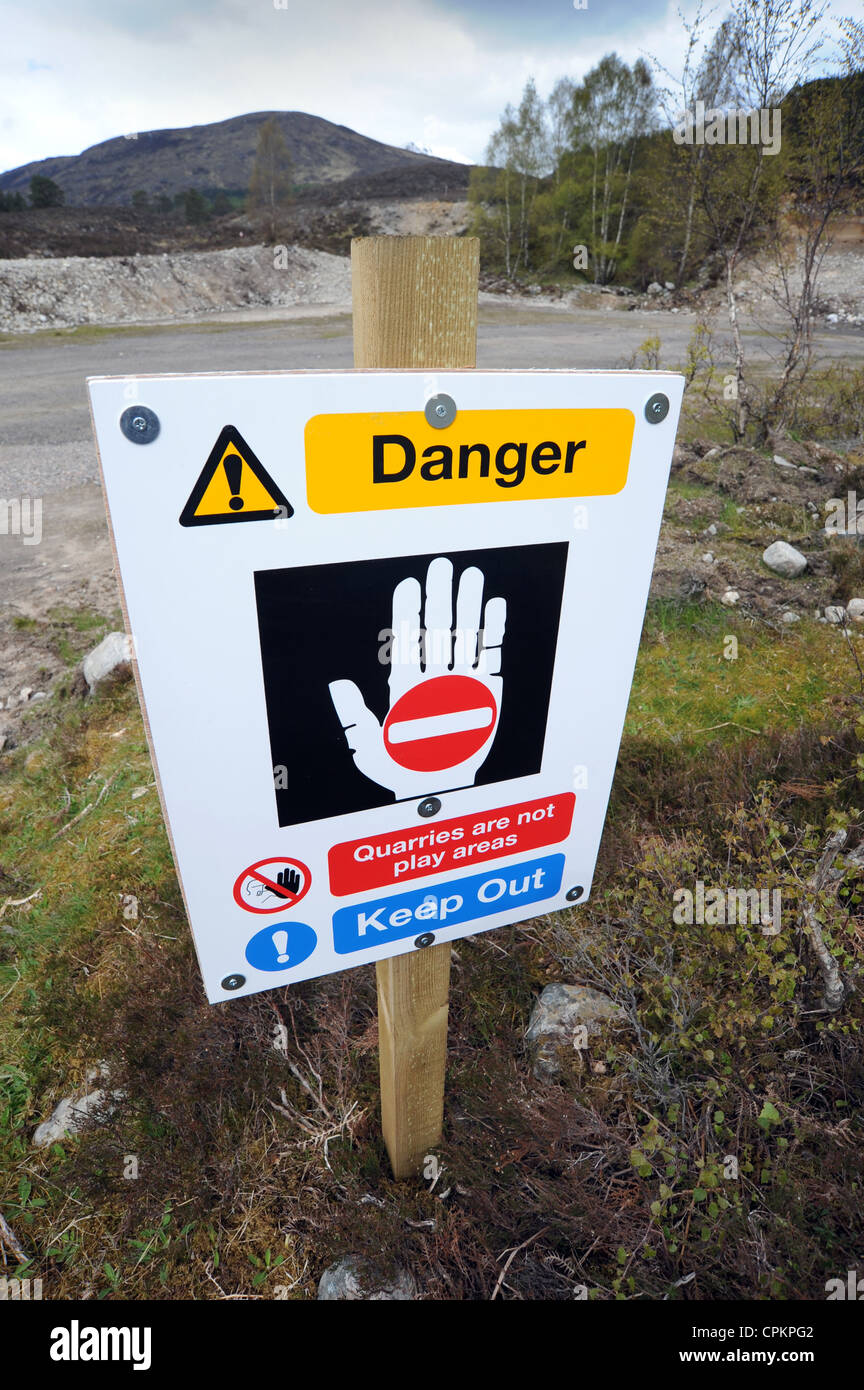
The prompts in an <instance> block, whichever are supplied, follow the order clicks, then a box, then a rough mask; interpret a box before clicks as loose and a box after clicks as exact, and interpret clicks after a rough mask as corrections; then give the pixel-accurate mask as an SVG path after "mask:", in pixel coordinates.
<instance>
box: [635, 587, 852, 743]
mask: <svg viewBox="0 0 864 1390" xmlns="http://www.w3.org/2000/svg"><path fill="white" fill-rule="evenodd" d="M730 638H731V639H734V640H733V641H731V642H730V640H729V639H730ZM841 640H842V639H840V638H839V637H838V635H837V633H835V632H833V631H831V630H829V628H828V626H827V625H826V624H817V623H815V622H809V621H805V622H803V623H800V624H797V625H796V627H795V628H794V629H790V630H789V631H785V632H783V633H782V634H780V635H778V634H777V633H776V632H774V631H772V630H771V629H770V628H768V627H761V626H757V625H754V624H753V623H751V622H748V621H747V620H746V619H745V618H742V617H741V615H740V614H738V613H735V612H733V611H732V610H730V609H728V608H725V607H722V606H721V605H719V604H713V605H710V606H709V605H702V604H699V603H675V602H671V601H666V602H659V603H656V604H654V605H652V607H651V608H650V609H649V613H648V619H647V622H646V626H645V631H644V633H643V640H642V646H641V649H640V653H639V659H638V663H637V667H636V676H635V679H634V684H633V692H632V695H631V698H630V707H629V711H628V718H627V729H628V732H629V733H630V734H632V735H633V736H634V737H637V738H651V739H656V740H658V741H668V742H669V743H672V744H675V745H676V746H677V745H685V746H686V747H688V748H690V749H692V750H694V751H696V750H700V749H704V748H705V747H707V746H708V745H710V744H714V743H719V744H721V745H723V744H724V743H727V742H728V741H729V740H731V739H734V738H736V737H737V736H738V734H740V733H742V732H744V733H748V732H749V733H756V734H764V733H770V734H776V733H779V732H787V731H791V730H794V729H796V728H798V727H799V726H800V724H801V717H802V710H816V709H818V710H821V711H822V713H823V715H825V714H828V713H830V711H831V710H832V709H836V710H837V712H838V714H840V712H841V711H842V710H843V708H844V706H845V705H847V704H848V691H847V692H846V693H844V690H843V687H842V685H841V683H839V682H838V679H837V676H838V666H841V667H842V666H846V668H847V671H848V674H849V677H850V679H851V678H852V676H853V672H854V666H853V660H852V658H851V657H850V656H848V655H847V653H846V652H845V651H842V650H841ZM854 640H855V641H856V643H857V645H858V646H859V647H864V641H862V639H860V638H858V637H856V638H855V639H854ZM862 655H864V651H859V659H860V657H861V656H862ZM670 692H674V695H673V696H672V698H670Z"/></svg>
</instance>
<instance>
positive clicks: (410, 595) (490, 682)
mask: <svg viewBox="0 0 864 1390" xmlns="http://www.w3.org/2000/svg"><path fill="white" fill-rule="evenodd" d="M421 599H422V594H421V589H420V585H419V584H418V582H417V580H416V579H403V580H402V581H401V583H399V584H397V585H396V588H395V590H394V592H393V634H394V636H393V641H392V646H391V649H390V678H389V686H390V712H389V714H388V715H387V718H386V719H385V720H384V724H383V725H381V724H379V723H378V720H377V719H376V718H375V715H374V714H373V713H372V711H371V710H370V709H368V708H367V706H366V703H365V701H364V699H363V696H362V695H361V693H360V691H359V690H358V688H357V686H356V685H355V684H354V682H353V681H349V680H339V681H332V682H331V683H330V687H329V688H330V697H331V699H332V701H333V704H334V706H335V709H336V713H337V714H338V716H339V721H340V723H341V725H342V727H343V729H344V730H345V737H346V739H347V742H348V747H349V748H350V749H351V752H352V753H353V755H354V762H355V764H356V766H357V767H358V768H359V770H360V771H361V772H362V773H363V774H364V776H366V777H368V778H370V779H371V781H373V782H377V783H378V785H379V786H381V787H387V788H389V790H390V791H392V792H393V793H394V795H395V796H396V799H397V801H398V800H400V799H402V798H406V797H414V796H426V795H428V794H429V793H430V792H436V791H448V790H452V788H454V787H467V786H470V785H471V784H472V783H473V781H474V778H475V777H476V775H477V772H478V769H479V768H480V767H481V766H482V764H483V762H484V761H485V759H486V757H487V755H488V753H489V749H490V748H491V746H492V741H493V739H494V738H495V733H496V731H497V728H498V720H499V718H500V714H501V694H502V686H503V681H502V679H501V676H500V674H499V672H500V670H501V644H502V642H503V641H504V625H505V622H506V618H507V603H506V600H505V599H503V598H490V599H489V600H488V602H487V603H486V608H485V613H484V611H483V574H482V572H481V571H480V570H479V569H476V568H474V567H473V566H472V568H470V569H467V570H465V571H464V572H463V574H462V576H461V578H460V580H459V590H458V594H457V597H456V623H455V629H454V624H453V566H452V564H451V563H450V561H449V560H447V559H445V558H444V557H443V556H439V557H438V559H436V560H433V561H432V563H431V564H430V566H429V569H428V572H427V574H426V597H425V605H424V612H423V619H424V621H423V623H422V624H421V621H420V606H421ZM481 616H482V618H483V621H482V623H481Z"/></svg>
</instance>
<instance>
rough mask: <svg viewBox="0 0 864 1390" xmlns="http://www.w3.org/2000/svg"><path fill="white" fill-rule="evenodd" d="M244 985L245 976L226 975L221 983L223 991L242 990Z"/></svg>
mask: <svg viewBox="0 0 864 1390" xmlns="http://www.w3.org/2000/svg"><path fill="white" fill-rule="evenodd" d="M245 983H246V976H245V975H226V976H225V979H224V980H223V981H222V988H223V989H242V988H243V986H244V985H245Z"/></svg>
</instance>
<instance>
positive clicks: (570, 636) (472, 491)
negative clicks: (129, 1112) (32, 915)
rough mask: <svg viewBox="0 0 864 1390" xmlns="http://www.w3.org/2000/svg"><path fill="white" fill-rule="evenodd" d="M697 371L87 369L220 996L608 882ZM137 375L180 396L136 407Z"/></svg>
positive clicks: (466, 930) (175, 812)
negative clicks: (130, 420) (625, 751)
mask: <svg viewBox="0 0 864 1390" xmlns="http://www.w3.org/2000/svg"><path fill="white" fill-rule="evenodd" d="M682 391H683V382H682V378H681V377H680V376H678V375H676V374H674V373H668V372H574V371H549V372H547V371H537V372H520V371H515V372H511V371H505V372H483V371H479V372H478V371H476V370H464V371H435V372H427V371H417V372H414V371H394V372H391V371H335V372H315V371H312V372H266V373H260V374H257V373H242V374H237V375H222V374H212V375H206V374H205V375H190V376H188V377H177V376H170V377H169V376H166V377H145V378H139V379H137V380H131V379H127V378H113V377H106V378H99V379H96V380H93V381H91V383H90V393H91V400H92V406H93V416H94V421H95V427H96V434H97V440H98V445H99V453H100V461H101V466H102V471H103V478H104V485H105V492H106V497H107V501H108V508H109V514H110V521H111V527H112V531H113V537H114V543H115V548H116V552H117V556H118V560H119V569H120V573H121V578H122V585H123V593H124V601H125V609H126V612H127V613H128V621H129V627H130V630H131V632H132V634H133V637H134V650H135V653H136V657H135V666H136V677H137V679H138V683H139V690H140V694H141V697H142V700H143V703H144V706H145V710H146V716H147V720H146V723H147V727H148V733H149V737H150V742H151V752H152V755H153V758H154V764H155V767H156V771H157V776H158V779H159V784H160V788H161V791H162V795H163V801H164V805H165V808H166V812H167V816H168V820H169V822H170V831H171V841H172V845H173V848H174V853H175V859H176V864H177V869H178V874H179V877H180V880H181V884H182V889H183V894H184V900H185V903H186V908H187V912H188V915H189V920H190V923H191V926H192V930H193V933H194V937H195V944H196V948H197V952H198V958H199V961H200V964H201V970H202V974H203V977H204V983H205V987H206V992H207V996H208V998H209V999H210V1000H211V1001H213V1002H214V1003H216V1002H220V1001H224V1000H227V999H230V998H236V997H237V996H239V995H247V994H253V993H255V992H256V991H259V990H268V989H273V988H276V987H280V988H281V987H283V986H284V985H286V984H293V983H295V982H296V981H301V980H307V979H311V978H314V977H316V976H322V975H327V974H330V973H333V972H335V971H339V970H345V969H349V968H353V967H355V966H358V965H362V964H366V963H372V962H375V961H379V960H382V959H384V958H385V957H388V956H395V955H400V954H404V953H408V952H411V951H415V950H418V949H423V947H424V946H425V945H427V944H429V943H431V942H435V943H443V942H448V941H456V940H458V939H459V938H460V937H463V936H467V935H471V934H474V933H476V932H480V931H487V930H491V929H493V928H496V927H500V926H505V925H508V924H515V923H520V922H524V921H527V920H529V919H531V918H532V916H533V915H534V914H536V913H544V914H545V913H548V912H552V911H566V910H570V909H572V908H573V905H574V903H582V902H584V901H585V900H586V899H587V898H588V897H589V896H590V894H591V890H592V879H593V876H594V869H595V864H596V862H597V853H598V848H599V844H600V837H601V832H602V828H603V821H604V817H605V814H606V806H607V802H608V799H609V792H610V788H611V785H612V778H613V773H614V770H615V764H616V759H617V755H618V748H619V744H620V740H621V733H622V729H623V727H624V719H625V715H626V711H627V702H628V699H629V694H630V683H631V679H632V675H633V667H634V665H635V660H636V653H637V649H638V644H639V636H640V632H641V628H642V621H643V616H644V611H645V603H646V599H647V595H648V588H649V584H650V580H651V570H652V565H653V559H654V550H655V547H656V543H657V537H658V533H659V528H660V519H661V516H662V511H663V500H664V496H665V489H666V481H667V477H668V472H669V464H670V461H671V457H672V447H673V444H674V439H675V427H676V424H677V418H678V411H679V407H680V403H681V396H682ZM448 397H449V399H450V401H451V403H452V405H453V406H454V408H455V409H454V411H448V414H447V421H446V423H443V424H442V425H441V427H440V428H435V427H434V426H433V424H432V423H431V418H432V417H435V409H436V407H435V405H434V403H433V398H435V399H436V400H437V401H438V402H439V404H440V401H441V399H442V398H443V399H446V398H448ZM130 406H132V407H135V408H136V410H137V411H138V412H140V414H141V418H142V419H143V420H145V421H150V422H151V424H152V422H154V421H155V422H156V423H158V428H156V427H155V424H153V427H152V428H151V429H150V430H148V432H147V434H146V435H142V436H141V437H135V436H134V434H133V437H129V436H127V435H126V434H124V432H123V429H122V427H121V425H120V421H121V419H122V417H123V416H124V414H125V413H127V412H128V411H129V408H130ZM436 418H441V417H436ZM214 441H215V442H214ZM252 445H254V451H253V448H252ZM289 498H290V499H291V500H290V503H289V501H288V499H289ZM178 518H179V519H180V522H181V524H179V525H178ZM264 520H270V521H272V523H273V524H272V525H270V526H250V527H245V528H244V527H242V526H236V527H234V528H233V529H230V530H227V531H225V532H223V533H218V532H212V531H211V532H209V533H208V531H207V530H203V529H199V528H206V527H208V526H216V525H225V524H227V523H230V522H232V521H264ZM283 520H284V521H285V522H286V524H285V525H282V521H283ZM154 554H155V555H157V556H158V564H154V559H153V557H154ZM264 856H266V857H264Z"/></svg>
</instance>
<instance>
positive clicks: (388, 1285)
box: [318, 1255, 419, 1303]
mask: <svg viewBox="0 0 864 1390" xmlns="http://www.w3.org/2000/svg"><path fill="white" fill-rule="evenodd" d="M418 1296H419V1295H418V1291H417V1285H416V1284H415V1282H414V1279H413V1277H412V1276H411V1275H410V1274H409V1273H408V1272H407V1271H406V1270H404V1269H397V1271H396V1273H395V1274H393V1275H390V1276H389V1278H387V1279H383V1278H382V1277H381V1276H380V1275H378V1274H376V1273H375V1271H374V1270H373V1269H372V1267H371V1266H370V1265H369V1264H367V1262H366V1261H365V1260H363V1259H361V1258H360V1256H358V1255H346V1256H345V1258H344V1259H343V1260H338V1261H337V1262H336V1264H332V1265H330V1266H329V1267H328V1268H327V1269H325V1271H324V1273H323V1274H322V1275H321V1278H320V1280H319V1282H318V1299H319V1301H322V1300H323V1301H329V1302H334V1301H335V1300H337V1299H349V1300H354V1301H356V1300H358V1299H365V1300H368V1301H370V1302H383V1301H385V1300H386V1301H390V1302H401V1303H408V1302H411V1301H412V1300H413V1299H416V1298H417V1297H418Z"/></svg>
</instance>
